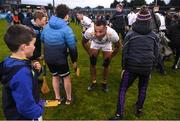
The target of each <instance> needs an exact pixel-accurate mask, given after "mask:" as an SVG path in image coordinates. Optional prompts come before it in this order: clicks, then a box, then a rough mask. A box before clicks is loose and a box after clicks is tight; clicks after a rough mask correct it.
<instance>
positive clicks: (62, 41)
mask: <svg viewBox="0 0 180 121" xmlns="http://www.w3.org/2000/svg"><path fill="white" fill-rule="evenodd" d="M41 40H42V41H43V43H44V49H45V50H44V57H45V61H46V62H47V63H49V64H66V63H67V62H68V61H67V55H68V54H67V49H69V52H70V56H71V60H72V62H76V61H77V48H76V41H75V36H74V34H73V31H72V29H71V28H70V27H69V26H68V25H67V22H66V21H65V20H64V19H61V18H58V17H56V16H52V17H51V18H50V20H49V23H48V24H47V25H46V26H45V28H44V29H43V31H42V33H41Z"/></svg>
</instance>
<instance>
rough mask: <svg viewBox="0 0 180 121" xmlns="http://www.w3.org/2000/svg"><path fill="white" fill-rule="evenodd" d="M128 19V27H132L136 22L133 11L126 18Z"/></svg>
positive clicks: (135, 15)
mask: <svg viewBox="0 0 180 121" xmlns="http://www.w3.org/2000/svg"><path fill="white" fill-rule="evenodd" d="M127 18H128V25H130V26H131V25H132V24H133V23H134V22H135V21H136V18H137V14H135V13H134V12H133V11H132V12H130V13H129V14H128V16H127Z"/></svg>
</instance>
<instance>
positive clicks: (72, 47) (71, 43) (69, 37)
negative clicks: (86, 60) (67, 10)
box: [65, 27, 78, 63]
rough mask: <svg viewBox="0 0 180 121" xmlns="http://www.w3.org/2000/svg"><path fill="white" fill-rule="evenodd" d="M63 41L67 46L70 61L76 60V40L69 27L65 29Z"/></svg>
mask: <svg viewBox="0 0 180 121" xmlns="http://www.w3.org/2000/svg"><path fill="white" fill-rule="evenodd" d="M65 41H66V45H67V46H68V48H69V53H70V57H71V61H72V63H74V62H77V57H78V53H77V47H76V40H75V36H74V33H73V31H72V29H71V28H70V27H67V29H66V31H65Z"/></svg>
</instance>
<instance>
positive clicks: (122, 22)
mask: <svg viewBox="0 0 180 121" xmlns="http://www.w3.org/2000/svg"><path fill="white" fill-rule="evenodd" d="M111 23H112V26H111V27H112V28H113V29H114V30H115V31H116V32H117V33H118V34H121V37H122V39H124V37H125V34H126V32H127V30H128V19H127V16H126V15H125V13H124V11H123V4H121V3H119V4H117V5H116V13H115V14H114V15H113V16H112V18H111Z"/></svg>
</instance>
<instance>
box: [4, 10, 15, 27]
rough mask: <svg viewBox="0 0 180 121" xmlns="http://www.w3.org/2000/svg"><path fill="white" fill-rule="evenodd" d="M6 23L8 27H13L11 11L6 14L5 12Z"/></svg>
mask: <svg viewBox="0 0 180 121" xmlns="http://www.w3.org/2000/svg"><path fill="white" fill-rule="evenodd" d="M6 21H7V22H8V27H10V26H11V25H13V17H12V13H11V11H8V12H7V15H6Z"/></svg>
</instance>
